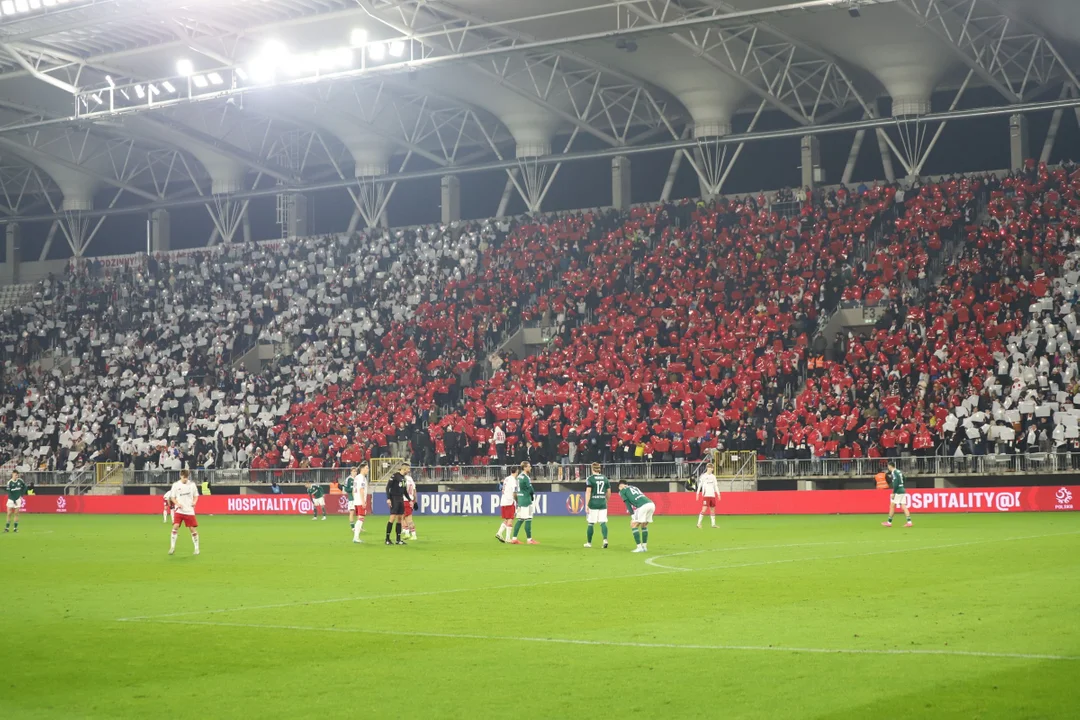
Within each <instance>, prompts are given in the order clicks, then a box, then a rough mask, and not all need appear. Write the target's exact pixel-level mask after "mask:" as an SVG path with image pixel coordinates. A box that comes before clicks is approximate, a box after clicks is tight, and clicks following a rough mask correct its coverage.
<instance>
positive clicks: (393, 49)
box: [390, 40, 405, 57]
mask: <svg viewBox="0 0 1080 720" xmlns="http://www.w3.org/2000/svg"><path fill="white" fill-rule="evenodd" d="M390 54H391V55H393V56H394V57H401V56H402V55H404V54H405V41H404V40H391V41H390Z"/></svg>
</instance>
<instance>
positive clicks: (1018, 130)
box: [1009, 115, 1031, 170]
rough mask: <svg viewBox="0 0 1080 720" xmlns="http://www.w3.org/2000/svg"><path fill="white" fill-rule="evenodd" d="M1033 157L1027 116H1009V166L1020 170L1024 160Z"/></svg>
mask: <svg viewBox="0 0 1080 720" xmlns="http://www.w3.org/2000/svg"><path fill="white" fill-rule="evenodd" d="M1029 159H1031V144H1030V143H1029V142H1028V125H1027V118H1026V117H1024V116H1023V115H1010V116H1009V167H1010V168H1012V169H1013V170H1020V169H1021V168H1023V167H1024V162H1025V161H1027V160H1029Z"/></svg>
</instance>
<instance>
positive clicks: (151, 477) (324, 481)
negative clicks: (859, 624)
mask: <svg viewBox="0 0 1080 720" xmlns="http://www.w3.org/2000/svg"><path fill="white" fill-rule="evenodd" d="M888 461H889V460H887V459H886V458H857V459H855V458H852V459H843V458H810V459H803V460H758V461H757V463H756V468H755V469H756V476H757V477H756V479H757V480H758V481H761V480H765V481H768V480H783V479H792V478H795V479H798V478H806V479H822V478H826V479H827V478H838V479H841V478H853V479H854V478H865V479H870V478H873V477H874V475H876V474H877V473H879V472H883V471H884V470H885V465H886V463H887V462H888ZM891 461H892V462H894V463H895V464H896V467H898V468H899V469H900V470H901V471H902V472H903V473H904V474H905V475H907V476H915V477H918V476H931V477H933V476H947V475H1010V474H1014V475H1022V474H1050V473H1078V474H1080V453H1074V454H1068V453H1054V452H1040V453H1026V454H1015V455H974V456H972V455H966V456H960V457H957V456H945V455H936V456H928V457H915V456H905V457H897V458H892V460H891ZM707 465H708V463H707V461H706V462H702V461H685V462H641V463H603V464H601V471H602V472H603V473H604V474H605V475H606V476H607V477H608V478H610V479H611V480H612V481H613V482H618V481H619V480H628V481H631V482H636V483H644V482H685V481H687V480H690V479H692V478H694V477H696V476H697V475H699V474H700V473H701V472H703V471H704V469H705V467H707ZM350 470H351V469H350V468H299V469H295V470H287V469H271V470H250V469H232V470H218V469H215V470H199V469H194V470H191V471H190V472H191V477H192V480H194V481H195V482H196V483H198V484H200V485H201V484H202V483H203V482H207V483H209V484H210V485H211V487H212V486H214V485H220V486H240V485H273V484H277V485H294V486H295V485H308V484H311V483H316V484H319V485H324V486H329V485H331V484H332V483H339V484H341V483H344V481H345V478H346V477H347V476H348V475H349V473H350ZM517 470H518V466H517V465H516V464H507V465H498V464H493V465H440V466H433V467H424V466H416V465H414V466H412V468H411V470H410V472H411V474H412V476H413V478H415V479H416V481H417V482H418V483H422V484H425V485H435V484H437V485H478V484H487V483H490V484H493V485H494V484H496V483H498V482H499V481H501V480H502V479H503V478H504V477H506V475H508V474H510V473H511V472H514V473H516V472H517ZM591 472H592V470H591V467H590V464H588V463H572V464H566V465H563V464H556V463H550V464H543V465H534V466H533V468H532V471H531V475H532V479H533V482H537V483H543V484H548V483H553V484H560V483H567V484H572V483H580V482H584V481H585V478H586V477H588V476H589V474H590V473H591ZM9 474H10V471H4V472H0V480H5V481H6V479H7V477H8V476H9ZM122 476H123V484H124V485H128V486H147V485H157V486H161V485H171V484H172V483H174V482H176V481H177V480H178V479H179V478H180V471H179V470H139V471H136V470H132V469H130V468H127V469H124V470H123V471H122ZM22 477H23V479H24V480H26V482H27V483H28V484H30V485H35V486H71V487H74V488H77V489H85V487H87V486H88V485H90V484H93V479H94V475H93V472H92V469H83V470H78V471H75V472H45V471H35V472H24V473H22ZM739 477H743V476H741V475H740V476H739ZM746 477H750V478H752V477H753V476H752V475H747V476H746Z"/></svg>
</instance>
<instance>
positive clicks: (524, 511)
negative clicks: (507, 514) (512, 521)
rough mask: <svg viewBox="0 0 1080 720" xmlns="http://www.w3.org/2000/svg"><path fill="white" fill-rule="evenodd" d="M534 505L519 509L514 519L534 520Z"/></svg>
mask: <svg viewBox="0 0 1080 720" xmlns="http://www.w3.org/2000/svg"><path fill="white" fill-rule="evenodd" d="M532 515H533V513H532V505H526V506H525V507H520V506H519V507H518V509H517V512H516V513H514V517H516V518H517V519H518V520H532Z"/></svg>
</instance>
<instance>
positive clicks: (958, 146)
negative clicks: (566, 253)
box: [0, 90, 1080, 260]
mask: <svg viewBox="0 0 1080 720" xmlns="http://www.w3.org/2000/svg"><path fill="white" fill-rule="evenodd" d="M995 98H996V96H995V95H994V94H993V92H992V91H990V90H974V91H969V92H968V93H967V95H966V96H965V98H964V100H965V101H964V102H962V103H961V104H960V105H959V108H961V109H963V108H965V107H980V106H986V105H989V104H995V103H996V99H995ZM951 100H952V94H951V93H940V94H939V95H938V96H936V97H935V98H934V110H935V111H939V110H946V109H948V104H949V103H950V102H951ZM883 109H885V110H887V108H883ZM847 119H857V116H855V117H852V118H847ZM748 122H749V118H748V117H740V118H737V119H736V121H735V127H734V131H735V132H742V131H745V130H746V125H747V123H748ZM1049 123H1050V113H1049V112H1045V113H1038V114H1029V115H1028V126H1029V135H1030V139H1031V140H1030V141H1031V152H1032V154H1033V155H1035V156H1038V155H1039V152H1040V150H1041V149H1042V144H1043V140H1044V138H1045V136H1046V132H1047V128H1048V126H1049ZM788 127H792V125H791V121H790V120H789V119H788V118H786V117H784V116H782V115H781V114H780V113H767V114H764V115H763V116H762V118H761V120H760V121H759V124H758V127H757V129H758V130H771V129H780V128H788ZM889 132H890V134H891V135H892V136H893V137H894V139H896V140H897V145H898V146H900V141H899V136H898V134H897V133H898V130H897V128H890V130H889ZM820 137H821V151H822V152H821V156H822V161H823V164H824V165H825V171H826V179H827V181H828V182H837V181H839V179H840V176H841V174H842V172H843V168H844V164H845V162H846V160H847V156H848V152H849V150H850V147H851V140H852V137H853V133H850V132H844V133H829V134H826V135H822V136H820ZM553 144H557V143H553ZM599 147H601V146H600V145H599V141H597V140H595V139H593V138H591V137H589V136H586V137H585V139H584V140H580V139H579V143H578V144H577V145H575V147H574V150H587V149H593V148H599ZM671 157H672V153H671V152H670V151H664V152H656V153H648V154H640V155H634V156H632V157H631V168H632V197H633V201H634V202H649V201H655V200H656V199H657V198H659V196H660V191H661V188H662V187H663V184H664V179H665V177H666V176H667V172H668V167H669V165H670V162H671ZM1065 159H1080V127H1078V125H1077V118H1076V116H1075V114H1074V113H1073V112H1071V111H1066V112H1065V113H1064V119H1063V122H1062V124H1061V130H1060V132H1059V137H1058V141H1057V144H1056V146H1055V148H1054V153H1053V155H1052V157H1051V162H1060V161H1062V160H1065ZM1008 164H1009V145H1008V118H1007V116H1004V115H1002V116H998V117H991V118H982V119H978V120H965V121H962V122H954V123H952V124H949V125H948V126H947V127H946V129H945V131H944V132H943V133H942V136H941V139H940V141H939V142H938V145H937V148H936V150H935V152H934V153H933V155H931V157H930V160H929V161H928V162H927V165H926V167H925V169H924V173H926V174H937V173H948V172H972V171H980V170H993V169H999V168H1004V167H1007V166H1008ZM894 166H895V168H896V171H897V174H898V175H902V174H903V169H902V167H901V165H900V164H899V163H898V162H896V161H895V160H894ZM610 167H611V161H610V159H598V160H594V161H582V162H575V163H569V164H567V165H565V166H564V167H563V168H562V170H561V171H560V174H559V177H558V179H557V180H556V181H555V183H554V184H553V185H552V188H551V191H550V192H549V193H548V196H547V199H546V201H545V204H544V210H561V209H571V208H581V207H595V206H602V205H609V204H610V203H611V169H610ZM409 169H411V170H417V169H425V166H424V165H423V164H421V163H416V164H412V165H410V168H409ZM882 177H884V172H883V170H882V166H881V157H880V154H879V152H878V146H877V142H876V140H875V138H874V135H873V133H867V136H866V141H865V142H864V143H863V146H862V152H861V153H860V155H859V159H858V163H857V165H856V169H855V173H854V178H853V179H854V180H855V181H859V180H873V179H878V178H882ZM505 181H506V174H505V172H503V171H492V172H489V173H470V174H467V175H462V176H461V212H462V216H463V217H465V218H483V217H491V216H492V215H494V214H495V211H496V208H497V206H498V202H499V197H500V195H501V193H502V189H503V185H504V184H505ZM799 182H800V173H799V140H798V138H789V139H785V140H775V141H769V142H763V143H751V144H748V145H747V146H746V147H745V148H744V150H743V153H742V156H741V157H740V158H739V161H738V163H737V164H736V166H735V169H734V170H733V171H732V173H731V175H730V177H729V179H728V184H727V185H726V186H725V188H724V192H725V193H728V194H736V193H744V192H753V191H757V190H760V189H763V188H764V189H773V188H779V187H786V186H794V185H797V184H799ZM698 194H699V191H698V184H697V178H696V176H695V174H694V171H693V169H692V168H691V167H690V166H689V164H688V163H686V162H684V163H682V165H681V168H680V171H679V174H678V177H677V178H676V182H675V187H674V192H673V197H676V198H679V197H695V196H697V195H698ZM309 198H310V199H309V203H310V204H309V216H308V217H309V228H310V230H311V232H313V233H323V232H336V231H341V230H344V229H345V227H346V226H347V225H348V222H349V218H350V216H351V214H352V207H353V206H352V201H351V200H350V198H349V197H348V195H347V193H346V192H345V190H332V191H325V192H322V193H314V194H312V195H310V196H309ZM105 202H107V201H105ZM105 202H103V201H102V200H101V199H99V200H98V203H99V206H100V205H102V204H105ZM250 209H251V224H252V236H253V237H254V238H255V239H257V240H261V239H267V238H272V237H280V230H279V228H278V226H277V224H276V222H275V198H273V197H269V198H259V199H256V200H253V201H252V203H251V208H250ZM510 212H511V213H512V214H517V213H521V212H524V204H523V203H522V201H521V199H520V198H519V197H518V196H517V193H516V192H515V193H513V195H512V200H511V203H510ZM388 214H389V219H390V224H391V226H396V225H411V224H418V223H429V222H437V221H438V219H439V180H438V178H429V179H425V180H417V181H411V182H408V183H402V184H401V185H399V186H398V188H397V190H396V192H395V194H394V196H393V198H392V199H391V202H390V206H389V211H388ZM171 217H172V245H173V247H174V248H185V247H199V246H202V245H205V243H206V241H207V239H208V238H209V237H210V233H211V232H212V230H213V223H212V221H211V219H210V216H209V213H208V212H207V210H206V208H205V207H201V206H200V207H191V208H180V209H175V210H173V211H171ZM47 231H48V223H36V224H27V225H24V227H23V238H22V247H23V253H22V256H23V258H24V260H36V259H37V257H38V255H39V253H40V250H41V247H42V245H43V243H44V238H45V234H46V232H47ZM0 247H2V246H0ZM145 249H146V216H145V215H143V214H135V215H123V216H114V217H110V218H108V219H106V221H105V223H104V224H103V225H102V228H101V230H100V232H99V233H98V235H97V237H96V239H95V240H94V243H93V244H92V245H91V246H90V250H89V251H88V254H90V255H111V254H117V253H130V252H141V251H145ZM70 254H71V253H70V250H69V248H68V245H67V243H66V242H65V241H64V240H63V238H62V237H59V236H58V237H57V238H56V240H55V241H54V242H53V246H52V250H51V252H50V258H64V257H68V256H69V255H70Z"/></svg>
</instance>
